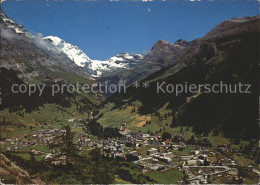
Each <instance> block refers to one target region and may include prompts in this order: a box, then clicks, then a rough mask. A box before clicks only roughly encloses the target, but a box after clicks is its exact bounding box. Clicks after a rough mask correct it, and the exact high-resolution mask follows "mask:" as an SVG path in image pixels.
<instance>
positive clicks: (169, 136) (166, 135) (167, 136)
mask: <svg viewBox="0 0 260 185" xmlns="http://www.w3.org/2000/svg"><path fill="white" fill-rule="evenodd" d="M167 139H171V134H170V133H169V132H163V133H162V140H163V141H165V140H167Z"/></svg>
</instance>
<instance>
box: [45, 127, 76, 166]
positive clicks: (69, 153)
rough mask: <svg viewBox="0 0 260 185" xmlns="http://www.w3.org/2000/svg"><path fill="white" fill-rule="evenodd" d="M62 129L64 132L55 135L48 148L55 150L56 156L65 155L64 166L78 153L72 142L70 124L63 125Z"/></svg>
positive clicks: (72, 135) (72, 134)
mask: <svg viewBox="0 0 260 185" xmlns="http://www.w3.org/2000/svg"><path fill="white" fill-rule="evenodd" d="M63 129H64V131H65V132H64V133H63V134H62V135H60V136H57V137H56V138H55V139H54V141H53V143H50V144H49V148H50V149H52V150H56V151H57V157H62V156H65V157H66V166H68V165H69V164H71V163H72V161H73V159H75V158H76V156H77V155H78V149H77V146H76V144H75V143H74V133H72V131H71V128H70V126H69V125H67V126H64V127H63Z"/></svg>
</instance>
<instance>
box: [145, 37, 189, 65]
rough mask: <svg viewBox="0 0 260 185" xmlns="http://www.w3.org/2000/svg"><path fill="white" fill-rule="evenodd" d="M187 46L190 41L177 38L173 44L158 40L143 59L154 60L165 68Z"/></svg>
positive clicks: (178, 56)
mask: <svg viewBox="0 0 260 185" xmlns="http://www.w3.org/2000/svg"><path fill="white" fill-rule="evenodd" d="M189 48H190V43H189V42H187V41H184V40H178V41H176V42H175V43H174V44H171V43H169V42H166V41H163V40H159V41H157V42H156V43H155V44H154V46H153V47H152V49H151V51H150V52H149V53H148V54H147V55H146V56H145V57H144V60H145V61H149V62H154V63H156V64H158V65H159V66H161V67H162V68H165V67H167V66H169V65H173V64H175V63H176V62H178V60H179V59H180V58H181V57H182V55H183V54H184V53H185V52H186V51H187V50H188V49H189Z"/></svg>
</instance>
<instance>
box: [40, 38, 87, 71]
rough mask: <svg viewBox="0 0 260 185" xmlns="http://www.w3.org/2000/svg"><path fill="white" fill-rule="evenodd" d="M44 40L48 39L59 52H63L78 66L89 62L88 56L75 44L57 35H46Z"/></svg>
mask: <svg viewBox="0 0 260 185" xmlns="http://www.w3.org/2000/svg"><path fill="white" fill-rule="evenodd" d="M43 39H44V40H48V41H50V42H51V43H52V44H53V45H54V46H55V47H56V48H57V49H58V51H60V52H63V53H65V54H66V55H67V56H68V57H69V58H70V59H71V60H72V61H74V62H75V63H76V64H77V65H78V66H80V67H84V66H85V63H88V62H90V58H89V57H88V56H87V55H86V54H85V53H84V52H83V51H82V50H81V49H79V48H78V47H77V46H74V45H72V44H70V43H67V42H65V41H64V40H62V39H61V38H59V37H55V36H48V37H44V38H43Z"/></svg>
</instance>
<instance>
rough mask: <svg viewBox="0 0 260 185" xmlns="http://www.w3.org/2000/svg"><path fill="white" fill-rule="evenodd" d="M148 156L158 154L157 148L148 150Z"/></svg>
mask: <svg viewBox="0 0 260 185" xmlns="http://www.w3.org/2000/svg"><path fill="white" fill-rule="evenodd" d="M146 153H147V155H153V154H156V153H158V150H157V149H156V148H150V149H149V150H147V152H146Z"/></svg>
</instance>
